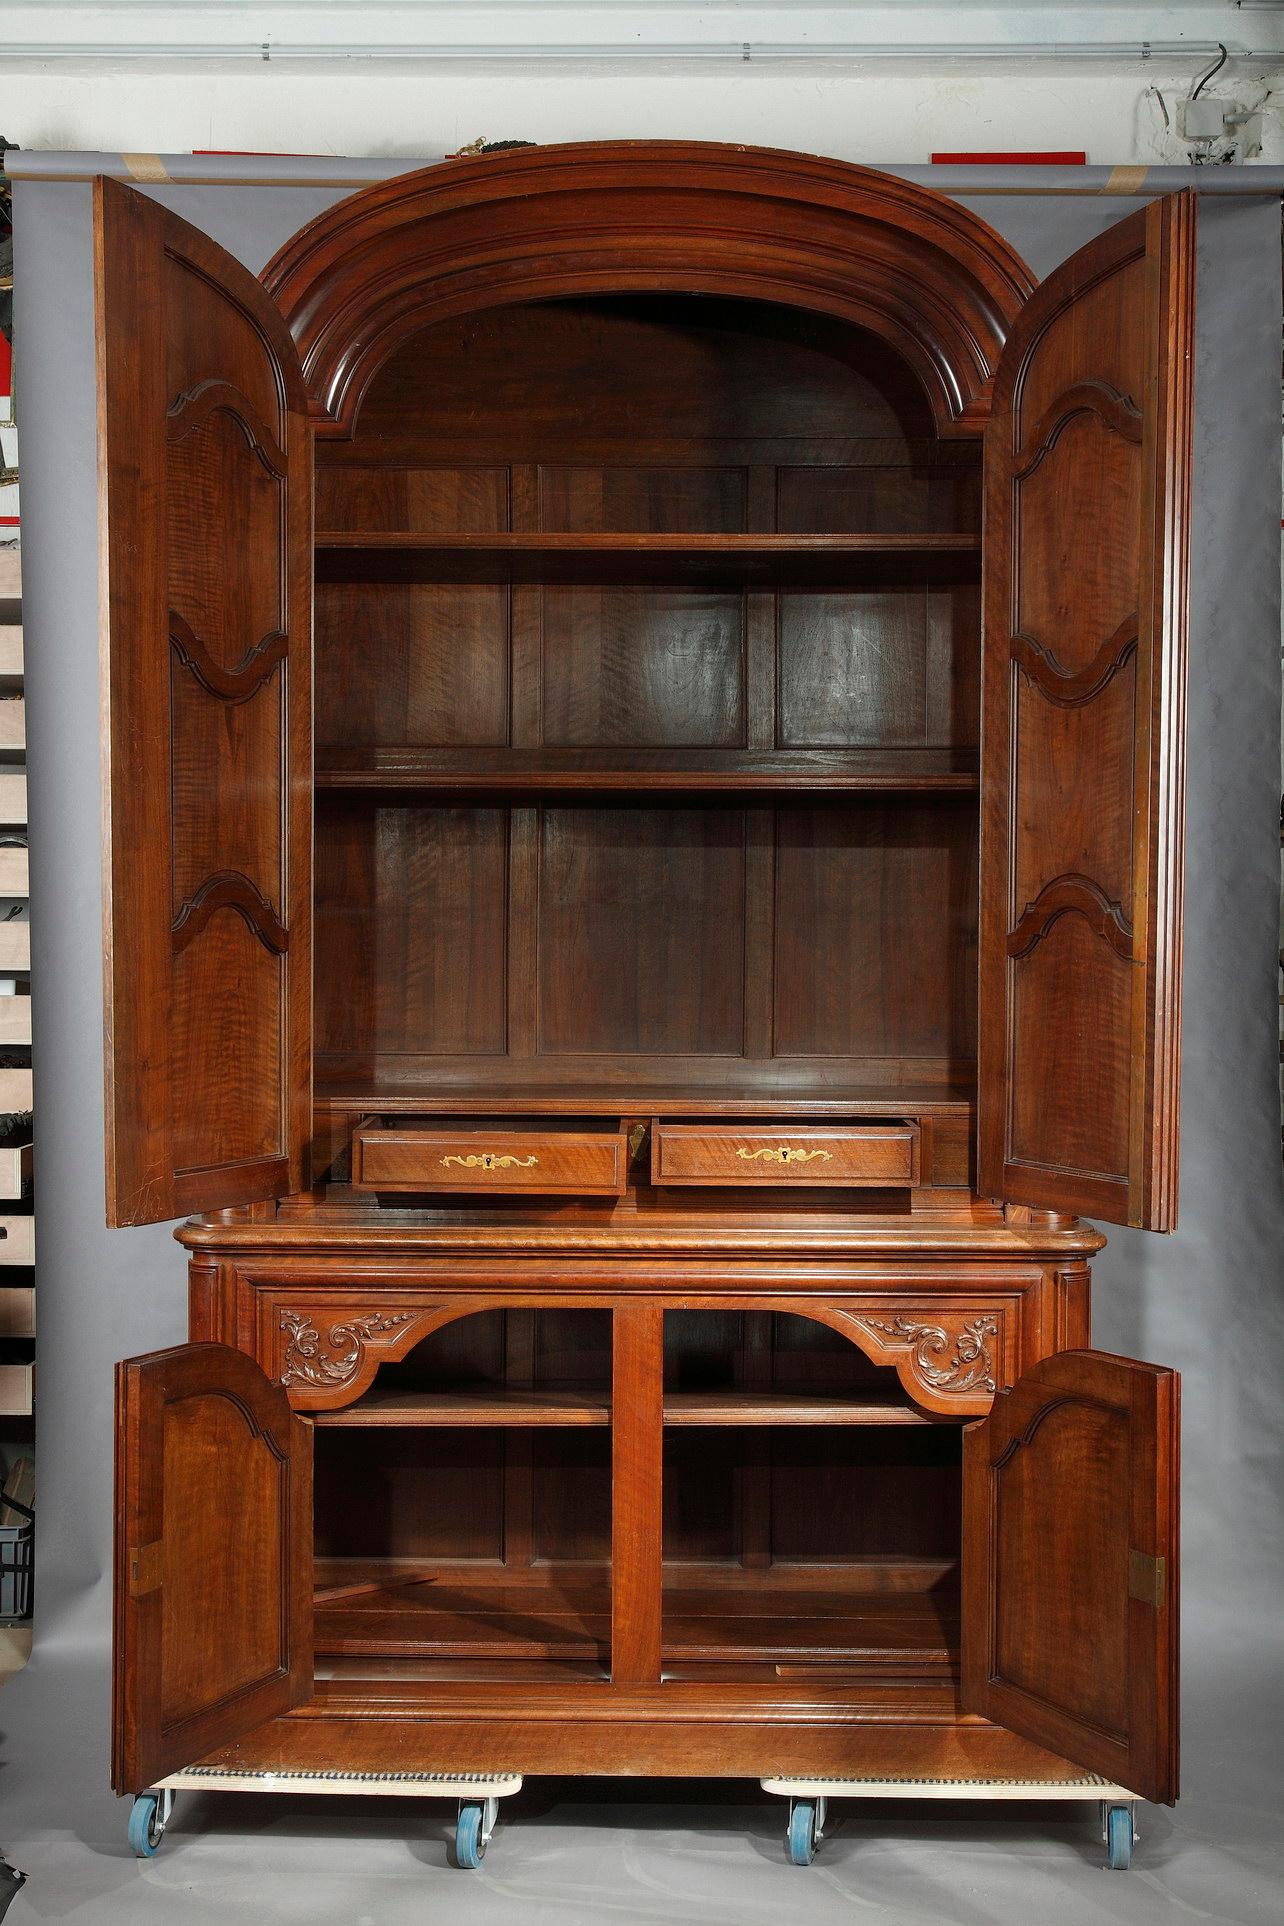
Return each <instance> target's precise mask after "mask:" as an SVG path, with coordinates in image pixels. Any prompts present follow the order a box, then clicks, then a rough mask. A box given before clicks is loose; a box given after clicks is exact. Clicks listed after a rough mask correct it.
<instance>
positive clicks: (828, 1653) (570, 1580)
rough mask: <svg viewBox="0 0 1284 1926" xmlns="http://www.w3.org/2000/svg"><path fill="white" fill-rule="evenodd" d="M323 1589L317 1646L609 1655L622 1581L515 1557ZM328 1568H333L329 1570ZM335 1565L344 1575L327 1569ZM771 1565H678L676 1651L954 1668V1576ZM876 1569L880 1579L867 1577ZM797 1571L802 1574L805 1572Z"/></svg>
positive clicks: (687, 1656) (371, 1651)
mask: <svg viewBox="0 0 1284 1926" xmlns="http://www.w3.org/2000/svg"><path fill="white" fill-rule="evenodd" d="M355 1567H356V1561H354V1569H353V1570H352V1571H351V1573H350V1575H349V1582H348V1583H347V1584H346V1585H344V1584H338V1585H336V1584H333V1583H327V1582H325V1579H323V1580H322V1583H321V1584H320V1586H319V1589H318V1599H317V1613H316V1649H317V1652H318V1654H325V1655H326V1656H333V1655H353V1654H358V1653H365V1654H368V1655H370V1656H379V1655H384V1656H391V1655H395V1654H397V1653H411V1652H413V1653H414V1654H416V1655H422V1656H427V1655H430V1654H433V1653H436V1654H441V1655H452V1656H456V1657H472V1658H478V1659H514V1658H554V1657H557V1658H566V1659H577V1660H584V1659H593V1658H597V1657H605V1656H606V1653H607V1649H608V1646H609V1642H610V1580H609V1575H608V1573H607V1572H606V1571H604V1570H602V1569H601V1568H598V1567H594V1566H581V1567H576V1566H567V1567H565V1568H563V1569H561V1570H560V1571H559V1570H554V1571H553V1572H551V1573H550V1572H544V1573H539V1574H537V1575H535V1576H533V1577H531V1576H527V1578H526V1579H525V1582H513V1580H512V1579H511V1578H506V1577H505V1576H504V1574H503V1571H502V1568H500V1569H499V1570H498V1571H496V1570H492V1569H490V1568H486V1567H481V1568H473V1569H468V1568H459V1567H457V1568H453V1569H452V1568H450V1567H437V1568H433V1567H426V1568H421V1569H419V1570H413V1569H412V1570H408V1571H405V1572H403V1573H400V1574H393V1573H390V1574H388V1575H387V1576H386V1577H384V1578H382V1580H380V1579H379V1578H378V1577H376V1576H374V1575H373V1574H372V1575H371V1578H370V1579H369V1580H368V1581H363V1579H362V1578H361V1576H360V1574H359V1572H358V1570H357V1569H356V1568H355ZM319 1576H320V1573H319ZM326 1576H327V1577H328V1578H329V1577H333V1574H332V1573H331V1574H327V1575H326ZM760 1576H761V1574H760V1573H758V1572H756V1571H749V1570H746V1569H744V1568H742V1567H738V1566H734V1565H727V1566H724V1567H722V1568H720V1569H718V1570H706V1571H701V1572H697V1573H693V1574H691V1575H690V1576H689V1575H688V1571H687V1569H686V1568H685V1567H682V1566H671V1567H669V1568H668V1570H667V1571H666V1573H665V1582H664V1611H663V1627H662V1638H661V1649H662V1653H663V1656H664V1658H665V1659H666V1660H667V1661H673V1662H676V1663H716V1662H719V1661H721V1662H723V1663H751V1664H752V1663H766V1664H769V1665H772V1666H775V1665H780V1666H782V1667H785V1666H788V1665H790V1664H799V1663H802V1664H807V1663H811V1664H819V1665H821V1666H823V1667H824V1668H825V1669H826V1670H829V1669H830V1668H834V1667H843V1666H846V1667H848V1668H850V1669H853V1670H855V1671H858V1672H863V1671H867V1670H868V1671H870V1672H873V1673H876V1674H881V1673H887V1672H892V1673H895V1672H907V1673H909V1674H910V1675H911V1676H920V1675H921V1674H922V1673H923V1672H924V1671H927V1672H929V1673H937V1672H948V1671H950V1670H952V1668H953V1666H954V1664H955V1662H956V1655H957V1651H958V1605H957V1596H956V1594H955V1592H954V1591H953V1589H952V1588H949V1587H947V1586H944V1585H941V1584H937V1585H935V1586H933V1587H931V1588H928V1587H925V1586H922V1585H919V1586H914V1587H892V1586H884V1585H881V1584H879V1583H878V1582H877V1580H878V1577H879V1573H878V1571H877V1568H874V1569H872V1570H871V1571H870V1572H866V1571H865V1570H864V1569H863V1568H862V1567H860V1566H858V1565H853V1566H851V1567H848V1568H844V1567H842V1566H838V1565H835V1566H830V1567H827V1568H826V1569H825V1571H824V1572H823V1574H820V1575H819V1576H818V1575H817V1574H814V1573H801V1574H798V1575H797V1576H795V1575H794V1574H782V1573H779V1572H773V1574H772V1576H773V1579H774V1580H775V1582H774V1583H773V1584H772V1585H771V1587H770V1592H769V1595H767V1596H764V1594H763V1590H762V1588H761V1586H760V1585H759V1583H758V1580H759V1578H760ZM871 1578H872V1579H873V1580H874V1581H875V1582H874V1585H873V1588H872V1589H865V1587H866V1584H867V1581H868V1580H869V1579H871ZM791 1580H792V1581H793V1582H791Z"/></svg>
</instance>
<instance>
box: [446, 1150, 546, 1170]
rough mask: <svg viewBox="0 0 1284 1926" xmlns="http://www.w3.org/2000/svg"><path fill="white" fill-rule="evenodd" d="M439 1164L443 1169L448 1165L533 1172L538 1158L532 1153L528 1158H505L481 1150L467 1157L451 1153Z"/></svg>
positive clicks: (497, 1153) (492, 1152)
mask: <svg viewBox="0 0 1284 1926" xmlns="http://www.w3.org/2000/svg"><path fill="white" fill-rule="evenodd" d="M441 1162H442V1168H443V1169H445V1168H447V1167H448V1166H449V1165H450V1164H458V1165H459V1167H460V1169H461V1170H533V1169H534V1168H535V1165H536V1164H537V1163H538V1162H539V1158H538V1157H537V1156H536V1155H535V1153H534V1151H532V1152H531V1154H530V1156H529V1157H507V1156H501V1155H500V1153H499V1151H497V1150H483V1151H481V1152H479V1153H476V1154H470V1155H469V1156H467V1157H460V1156H456V1155H455V1154H454V1153H453V1152H452V1153H451V1155H450V1156H449V1157H443V1158H442V1160H441Z"/></svg>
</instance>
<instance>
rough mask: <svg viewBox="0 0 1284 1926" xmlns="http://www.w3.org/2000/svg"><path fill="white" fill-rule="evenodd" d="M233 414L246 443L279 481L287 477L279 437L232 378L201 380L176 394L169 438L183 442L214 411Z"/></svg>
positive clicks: (269, 472)
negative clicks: (261, 417)
mask: <svg viewBox="0 0 1284 1926" xmlns="http://www.w3.org/2000/svg"><path fill="white" fill-rule="evenodd" d="M219 412H221V413H223V414H225V415H228V416H230V418H231V419H232V420H233V421H234V422H235V423H236V425H237V427H238V428H239V429H240V431H241V433H242V435H243V436H244V437H245V443H246V446H247V447H248V448H249V449H250V451H251V453H252V454H254V455H255V456H257V458H258V460H259V462H260V463H261V464H262V466H263V467H264V468H265V469H266V470H267V472H268V474H269V475H271V476H272V477H273V479H274V480H276V481H281V480H283V479H284V477H285V472H286V466H287V464H286V458H285V450H284V449H283V448H282V447H281V445H280V443H279V442H278V441H277V439H276V436H275V435H274V434H273V433H272V432H271V430H270V429H269V428H268V427H267V426H266V424H265V423H264V422H263V421H262V420H261V419H260V418H259V415H258V413H257V411H256V409H255V408H254V407H253V405H252V404H251V402H250V401H249V399H248V397H247V396H245V395H243V394H242V393H241V390H240V389H239V388H238V387H236V386H235V385H234V383H232V382H230V381H200V382H198V383H197V384H196V386H195V387H194V388H188V389H185V390H184V392H183V393H182V394H181V395H176V396H175V398H174V400H173V401H172V402H171V403H170V406H169V419H168V429H169V439H170V440H171V441H181V440H182V439H183V437H184V436H185V435H190V434H194V433H195V431H196V430H197V429H198V428H203V427H204V425H205V423H206V422H207V421H208V420H209V418H210V416H211V415H212V414H216V413H219Z"/></svg>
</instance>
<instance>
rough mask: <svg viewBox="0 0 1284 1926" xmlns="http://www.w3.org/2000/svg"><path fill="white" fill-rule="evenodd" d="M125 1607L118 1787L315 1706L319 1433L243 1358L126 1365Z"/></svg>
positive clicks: (120, 1515)
mask: <svg viewBox="0 0 1284 1926" xmlns="http://www.w3.org/2000/svg"><path fill="white" fill-rule="evenodd" d="M115 1598H116V1606H115V1671H114V1707H113V1719H112V1731H113V1743H112V1766H113V1770H112V1783H113V1785H114V1786H115V1788H116V1790H117V1792H141V1791H143V1790H144V1789H145V1788H146V1787H148V1786H150V1785H154V1784H155V1783H156V1781H157V1780H158V1779H162V1778H164V1777H165V1775H166V1774H167V1773H170V1772H174V1771H178V1770H181V1769H182V1768H183V1767H184V1766H189V1765H195V1764H196V1763H197V1762H198V1761H199V1760H200V1759H202V1758H203V1757H204V1756H205V1755H206V1754H207V1753H208V1752H211V1751H213V1750H214V1748H215V1747H217V1746H220V1745H225V1744H226V1743H227V1742H228V1741H229V1740H231V1739H234V1738H236V1737H237V1736H238V1734H240V1733H242V1732H248V1731H249V1730H250V1729H251V1728H252V1727H253V1726H256V1725H258V1724H260V1723H261V1722H262V1721H263V1720H264V1719H270V1718H273V1717H275V1716H276V1715H277V1714H278V1713H280V1712H285V1711H288V1710H289V1708H290V1707H291V1706H292V1705H298V1704H299V1703H300V1701H301V1700H303V1699H306V1698H310V1697H311V1694H312V1438H311V1427H310V1426H309V1424H308V1423H307V1420H306V1419H304V1418H299V1417H296V1416H295V1414H294V1413H293V1412H292V1411H291V1409H290V1405H289V1400H288V1399H287V1397H286V1395H285V1392H284V1391H282V1390H281V1388H280V1387H279V1386H278V1385H274V1384H271V1383H269V1381H268V1379H267V1378H266V1377H265V1376H264V1374H263V1373H262V1371H260V1370H259V1368H258V1366H257V1365H256V1364H255V1363H254V1362H253V1361H252V1359H250V1358H247V1357H245V1356H244V1355H243V1354H242V1353H241V1352H240V1351H233V1350H231V1349H229V1348H228V1346H226V1345H222V1344H183V1345H179V1346H178V1347H176V1348H175V1349H174V1350H171V1351H154V1352H153V1353H152V1354H151V1356H150V1357H143V1358H129V1359H127V1360H126V1361H125V1362H124V1363H123V1364H118V1365H117V1367H116V1593H115Z"/></svg>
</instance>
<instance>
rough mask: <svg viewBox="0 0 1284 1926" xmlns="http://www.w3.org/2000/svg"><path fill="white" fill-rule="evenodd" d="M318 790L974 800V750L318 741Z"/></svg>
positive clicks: (975, 776) (589, 795) (976, 775)
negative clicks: (366, 745) (350, 744)
mask: <svg viewBox="0 0 1284 1926" xmlns="http://www.w3.org/2000/svg"><path fill="white" fill-rule="evenodd" d="M317 760H318V768H317V773H316V781H317V787H318V788H319V789H326V790H357V791H360V790H367V789H369V790H386V791H390V792H392V793H393V794H395V793H397V792H398V791H415V790H424V789H428V790H442V791H446V792H448V793H449V792H452V791H459V792H461V793H468V794H486V793H488V792H493V793H496V794H503V793H514V794H518V795H520V794H523V793H530V794H532V795H534V794H544V793H546V792H551V793H554V794H558V793H568V794H572V795H577V796H585V797H591V796H593V795H597V794H608V795H631V794H645V793H649V792H651V791H654V790H669V791H673V792H675V793H677V794H679V795H680V794H683V793H684V792H688V791H695V792H699V793H713V794H717V793H718V792H720V791H725V792H727V793H729V794H734V793H737V792H739V791H750V792H753V793H761V794H763V795H767V796H770V795H774V794H782V795H784V794H789V793H791V792H793V791H807V792H811V791H821V792H823V793H826V794H828V793H831V792H833V793H838V794H844V795H845V794H857V795H859V794H862V793H865V792H868V793H871V794H877V793H879V792H887V793H890V794H898V795H917V794H923V795H940V796H963V797H967V796H974V795H976V794H977V793H978V785H979V777H978V774H977V763H976V757H975V754H971V755H969V754H967V753H966V752H964V751H955V750H930V749H928V750H924V749H905V750H877V749H869V750H866V749H788V750H762V749H650V748H629V749H611V750H605V749H603V750H594V749H570V748H519V749H510V748H482V749H474V748H469V749H459V748H449V747H444V748H443V747H430V748H424V747H418V746H416V745H414V744H406V745H404V746H402V747H377V748H370V749H350V748H346V747H342V746H333V747H331V746H327V745H324V744H323V745H322V746H321V747H320V749H319V750H318V752H317Z"/></svg>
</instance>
